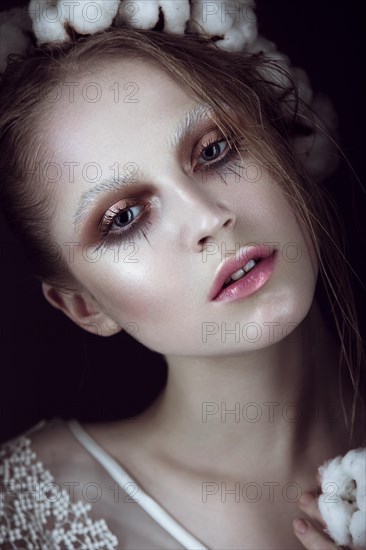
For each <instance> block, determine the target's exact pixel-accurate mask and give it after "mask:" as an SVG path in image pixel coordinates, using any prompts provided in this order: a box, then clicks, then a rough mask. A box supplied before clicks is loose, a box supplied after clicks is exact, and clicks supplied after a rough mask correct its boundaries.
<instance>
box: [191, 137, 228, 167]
mask: <svg viewBox="0 0 366 550" xmlns="http://www.w3.org/2000/svg"><path fill="white" fill-rule="evenodd" d="M227 146H228V143H227V140H226V139H222V140H221V141H214V142H213V143H210V144H209V145H206V146H205V147H204V149H202V150H201V153H200V159H203V162H200V159H199V160H198V163H199V164H205V163H206V162H212V161H215V160H216V159H217V158H218V157H220V155H222V153H223V152H224V151H225V149H226V147H227Z"/></svg>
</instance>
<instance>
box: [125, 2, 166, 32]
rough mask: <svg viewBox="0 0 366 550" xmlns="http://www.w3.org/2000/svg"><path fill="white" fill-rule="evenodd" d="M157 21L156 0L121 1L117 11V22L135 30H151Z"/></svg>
mask: <svg viewBox="0 0 366 550" xmlns="http://www.w3.org/2000/svg"><path fill="white" fill-rule="evenodd" d="M158 20H159V2H158V0H134V1H133V2H128V1H127V0H122V1H121V3H120V5H119V10H118V19H117V23H118V22H122V21H124V22H126V23H129V24H130V25H131V27H134V28H135V29H153V28H154V27H155V25H156V23H157V22H158Z"/></svg>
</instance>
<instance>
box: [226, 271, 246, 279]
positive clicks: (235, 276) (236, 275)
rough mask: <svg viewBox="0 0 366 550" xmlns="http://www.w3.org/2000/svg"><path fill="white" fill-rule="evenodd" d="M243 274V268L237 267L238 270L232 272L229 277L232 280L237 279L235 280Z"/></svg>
mask: <svg viewBox="0 0 366 550" xmlns="http://www.w3.org/2000/svg"><path fill="white" fill-rule="evenodd" d="M244 274H245V271H244V269H238V271H235V273H233V274H232V275H231V277H230V278H231V279H232V280H233V281H237V280H238V279H240V278H241V277H242V276H243V275H244Z"/></svg>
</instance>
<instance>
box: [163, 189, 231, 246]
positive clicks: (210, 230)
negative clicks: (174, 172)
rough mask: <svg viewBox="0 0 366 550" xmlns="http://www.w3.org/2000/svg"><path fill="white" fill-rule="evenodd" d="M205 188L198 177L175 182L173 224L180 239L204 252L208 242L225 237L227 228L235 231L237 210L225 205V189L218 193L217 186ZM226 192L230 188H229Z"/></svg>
mask: <svg viewBox="0 0 366 550" xmlns="http://www.w3.org/2000/svg"><path fill="white" fill-rule="evenodd" d="M208 185H209V184H207V183H206V184H205V187H204V188H203V187H202V185H200V184H199V183H198V182H197V181H196V180H193V179H190V178H184V179H180V181H179V182H177V181H176V182H175V185H174V191H175V192H174V195H175V197H174V202H175V208H174V209H172V211H173V219H172V225H173V226H174V228H175V231H174V233H175V236H176V237H177V239H178V242H179V243H180V244H181V245H182V246H184V247H187V248H189V249H191V250H193V251H197V252H202V250H203V248H204V246H205V245H206V244H207V243H208V242H213V241H216V240H218V239H219V238H220V237H221V238H222V235H221V234H222V231H223V230H225V229H226V230H233V228H234V226H235V222H236V216H235V214H234V212H233V211H232V210H231V209H230V208H229V207H228V206H227V205H226V204H225V201H224V200H223V194H222V191H221V192H220V194H219V196H218V192H217V191H216V190H215V185H220V184H211V187H210V188H208ZM225 190H226V195H228V193H229V191H228V189H227V188H225Z"/></svg>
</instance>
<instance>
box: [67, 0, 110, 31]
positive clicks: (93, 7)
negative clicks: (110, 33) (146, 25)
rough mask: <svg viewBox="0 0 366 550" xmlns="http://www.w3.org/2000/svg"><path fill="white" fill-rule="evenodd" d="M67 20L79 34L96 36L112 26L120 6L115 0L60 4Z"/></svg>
mask: <svg viewBox="0 0 366 550" xmlns="http://www.w3.org/2000/svg"><path fill="white" fill-rule="evenodd" d="M58 5H59V9H61V11H62V14H63V16H64V18H65V20H66V21H67V22H68V23H69V24H70V26H71V27H72V28H73V29H74V30H75V31H76V32H77V33H79V34H94V33H97V32H100V31H103V30H105V29H107V28H108V27H110V26H111V25H112V22H113V19H114V17H115V16H116V14H117V12H118V7H119V4H118V2H117V1H115V0H98V1H94V2H89V0H78V2H75V3H74V4H72V5H70V1H69V0H61V1H60V2H59V4H58Z"/></svg>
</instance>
